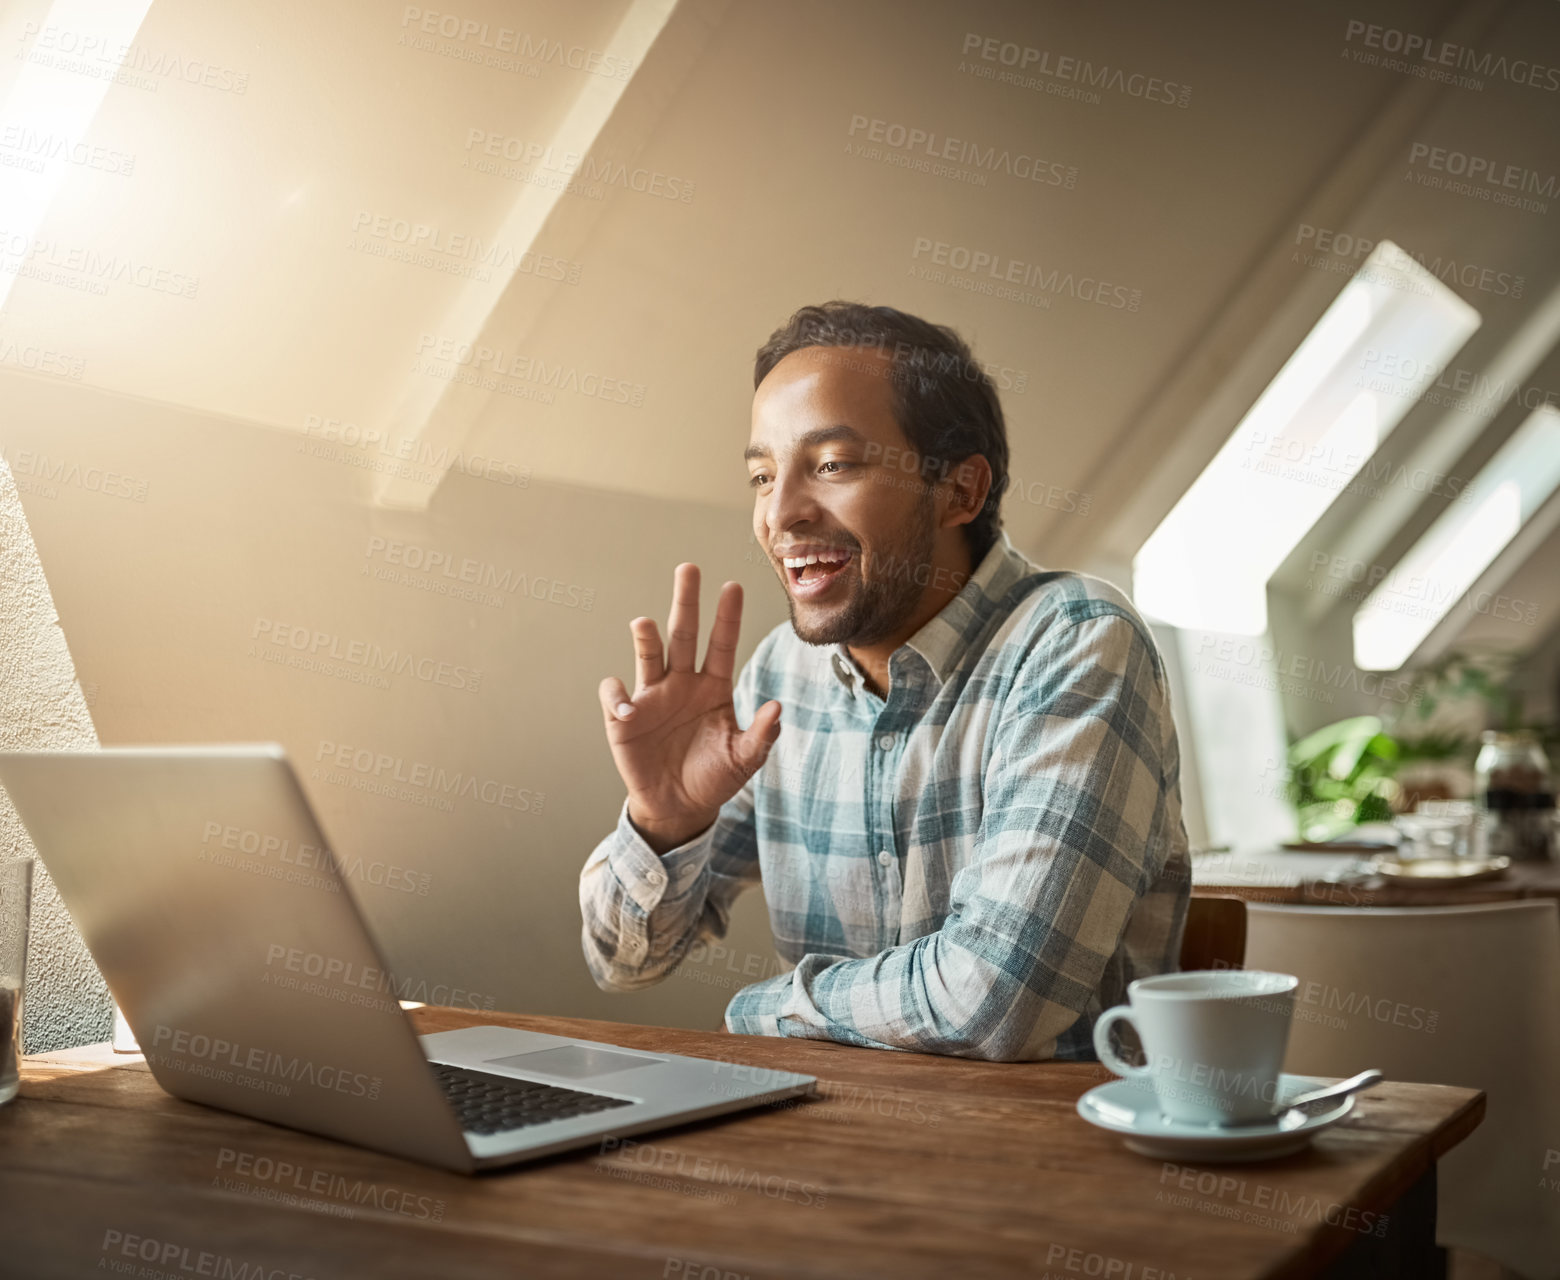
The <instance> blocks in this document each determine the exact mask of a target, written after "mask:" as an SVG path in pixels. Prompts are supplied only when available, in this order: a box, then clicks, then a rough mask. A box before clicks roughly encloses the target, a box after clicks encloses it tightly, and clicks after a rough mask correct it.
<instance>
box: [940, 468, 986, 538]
mask: <svg viewBox="0 0 1560 1280" xmlns="http://www.w3.org/2000/svg"><path fill="white" fill-rule="evenodd" d="M943 483H944V484H946V485H948V486H949V496H948V509H947V511H945V512H944V513H943V521H942V523H943V526H944V527H945V528H947V527H950V526H957V525H961V524H968V523H969V522H970V521H971V520H973V519H974V518H975V517H976V516H978V515H979V514H980V511H981V508H982V507H984V506H985V505H986V495H987V494H988V493H990V492H991V463H990V462H988V461H987V460H986V456H985V455H984V454H980V453H972V454H970V456H969V457H967V458H964V459H963V460H961V461H960V462H958V463H955V464H954V466H953V467H951V468H950V469H949V471H948V473H947V475H946V476H945V477H944V479H943Z"/></svg>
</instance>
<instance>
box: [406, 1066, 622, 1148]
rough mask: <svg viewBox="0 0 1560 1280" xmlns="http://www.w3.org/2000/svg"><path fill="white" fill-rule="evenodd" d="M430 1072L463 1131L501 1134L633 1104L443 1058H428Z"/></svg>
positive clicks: (620, 1099)
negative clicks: (464, 1064)
mask: <svg viewBox="0 0 1560 1280" xmlns="http://www.w3.org/2000/svg"><path fill="white" fill-rule="evenodd" d="M428 1065H429V1066H431V1067H432V1068H433V1074H434V1077H435V1078H436V1079H437V1080H438V1082H439V1087H440V1088H441V1089H443V1090H444V1096H445V1097H446V1098H447V1099H448V1100H449V1104H450V1106H452V1107H454V1108H455V1114H456V1116H457V1117H458V1118H459V1119H460V1127H461V1128H462V1129H464V1130H465V1131H466V1132H467V1133H478V1134H487V1133H503V1132H505V1131H506V1130H509V1129H524V1128H528V1127H529V1126H531V1125H534V1124H546V1123H547V1122H548V1121H549V1120H566V1119H568V1118H570V1117H571V1116H584V1115H590V1114H592V1113H594V1112H597V1111H610V1110H612V1109H613V1108H614V1107H628V1106H632V1105H633V1104H632V1103H631V1102H629V1101H628V1100H627V1099H625V1098H608V1097H606V1096H605V1095H604V1094H600V1093H582V1092H580V1090H578V1089H564V1088H560V1087H559V1086H558V1085H555V1084H537V1083H536V1082H535V1081H532V1080H516V1079H514V1078H513V1077H511V1076H496V1075H493V1074H492V1073H491V1072H488V1071H471V1070H469V1069H468V1068H466V1067H452V1066H450V1064H449V1063H447V1062H430V1063H429V1064H428Z"/></svg>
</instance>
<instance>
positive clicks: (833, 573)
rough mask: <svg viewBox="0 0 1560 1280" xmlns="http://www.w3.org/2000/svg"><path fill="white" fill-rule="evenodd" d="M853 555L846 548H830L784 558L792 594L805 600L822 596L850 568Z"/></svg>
mask: <svg viewBox="0 0 1560 1280" xmlns="http://www.w3.org/2000/svg"><path fill="white" fill-rule="evenodd" d="M853 554H854V553H853V552H851V551H849V550H847V549H846V548H844V547H829V548H826V549H821V550H818V551H809V552H806V553H805V554H802V555H795V556H785V557H783V559H782V560H781V563H782V564H784V565H785V572H786V577H787V578H789V579H790V582H791V591H792V594H793V595H796V596H797V597H799V598H801V599H804V600H806V599H811V598H812V597H814V596H819V595H822V594H823V593H824V592H825V591H827V590H828V589H829V588H830V586H832V585H833V583H834V581H835V579H837V578H838V577H839V576H840V575H841V574H842V573H843V572H844V571H845V569H846V568H847V567H849V565H850V562H851V558H852V556H853Z"/></svg>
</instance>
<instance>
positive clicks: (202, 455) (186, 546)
mask: <svg viewBox="0 0 1560 1280" xmlns="http://www.w3.org/2000/svg"><path fill="white" fill-rule="evenodd" d="M0 395H3V397H4V399H5V402H6V404H7V406H8V409H9V411H10V415H11V416H10V417H9V419H8V431H7V439H6V442H5V453H6V455H7V457H8V458H9V459H10V460H11V462H12V464H13V465H14V466H16V467H17V469H18V470H19V471H22V472H30V473H31V474H30V475H24V477H23V484H24V493H23V502H24V503H25V505H26V508H27V511H28V515H29V517H30V519H31V523H32V527H33V533H34V536H35V538H36V541H37V546H38V552H39V556H40V559H41V561H42V564H43V567H44V570H45V571H46V573H47V574H48V579H49V583H50V585H51V586H52V588H53V592H54V599H55V602H56V604H57V607H58V610H59V616H60V623H61V627H62V629H63V631H64V634H65V635H67V636H68V637H69V638H70V642H71V648H72V652H73V654H74V656H75V660H76V665H77V668H78V670H79V672H80V677H81V681H82V684H83V685H84V686H85V687H86V689H87V690H88V692H89V693H90V694H91V698H92V715H93V717H94V719H95V720H96V722H97V726H98V733H99V735H100V737H101V738H102V740H103V742H104V743H105V744H107V745H118V744H126V743H149V742H164V743H172V742H217V741H271V740H274V741H277V742H280V743H282V744H283V745H284V746H286V748H287V749H288V751H289V753H290V754H291V755H292V757H293V759H294V760H295V761H296V762H297V763H298V765H299V766H300V769H301V772H302V775H303V783H304V787H305V789H306V791H307V792H308V794H309V796H310V798H311V800H312V801H313V802H314V803H315V805H316V806H317V807H318V810H319V812H320V814H321V815H322V820H323V822H324V824H325V828H326V831H327V832H328V833H329V834H330V836H331V837H332V838H333V841H334V844H335V847H336V849H337V850H338V852H340V853H343V854H345V855H346V856H347V857H348V858H349V859H350V858H361V859H362V861H363V863H364V865H365V867H367V865H369V864H372V863H374V862H376V861H377V862H382V863H384V864H385V867H386V872H385V878H386V879H388V880H389V881H391V882H392V883H393V884H395V885H403V884H404V885H412V884H419V885H420V884H422V883H423V881H422V879H421V878H422V877H426V878H427V879H426V893H422V892H405V891H402V890H401V889H399V888H392V887H382V886H375V885H372V884H365V883H363V882H362V881H357V882H354V888H356V889H358V890H359V891H360V892H359V900H360V902H361V903H362V905H363V907H364V909H365V911H366V913H367V914H368V916H369V918H370V921H371V923H372V924H373V926H374V927H375V929H376V931H377V932H378V933H379V935H380V936H381V938H382V939H383V940H384V942H385V944H386V946H387V948H388V951H389V955H390V960H391V963H392V964H393V965H394V967H395V968H396V970H397V974H398V977H399V978H400V979H401V980H402V981H407V980H410V981H411V982H412V984H413V985H414V986H419V985H421V984H424V983H426V984H428V986H429V987H430V988H431V987H434V986H435V985H436V984H445V985H447V986H448V987H451V988H459V989H460V991H459V992H456V993H455V994H454V996H453V997H452V998H454V999H459V998H460V992H465V993H469V994H470V995H471V997H473V998H474V999H475V1002H476V1003H477V1004H479V1005H486V1004H487V1002H488V1000H489V999H491V1000H492V1002H493V1003H492V1006H491V1007H496V1008H503V1009H523V1010H527V1011H531V1012H549V1013H565V1012H566V1013H573V1014H578V1015H581V1016H596V1017H604V1018H619V1019H626V1020H629V1021H644V1022H658V1023H667V1024H671V1025H687V1026H713V1025H716V1024H717V1023H718V1021H719V1019H720V1015H721V1011H722V1009H723V1007H724V1002H725V1000H726V999H728V998H729V997H730V995H731V994H732V992H733V991H734V990H735V987H736V986H737V985H740V984H741V983H742V982H744V981H751V980H752V975H756V974H767V973H770V972H773V971H774V966H773V960H772V956H773V948H772V947H771V945H770V940H769V933H768V924H767V919H766V918H765V917H764V915H763V909H762V903H761V897H760V895H758V894H753V895H751V896H750V899H749V900H748V901H746V902H745V903H744V905H743V909H742V910H740V911H739V913H738V915H737V918H736V923H735V926H734V929H733V935H732V946H733V948H734V956H735V958H734V959H728V958H727V957H725V956H720V957H716V956H714V955H713V954H711V956H710V958H709V959H708V961H707V962H706V963H704V964H692V965H689V966H688V970H687V973H686V975H683V976H679V977H675V978H673V979H671V980H670V981H668V982H666V983H664V984H662V986H660V987H659V988H656V989H654V990H652V991H649V992H645V993H639V994H633V995H609V994H607V993H604V992H601V991H599V990H597V988H596V986H595V984H594V983H593V982H592V981H591V978H590V975H589V974H588V973H587V972H586V969H585V966H584V962H583V960H582V958H581V956H580V951H579V930H580V919H579V908H578V904H577V890H576V882H577V877H578V872H579V867H580V864H581V863H582V862H583V861H584V860H585V857H586V855H587V854H588V853H589V852H590V850H591V849H592V848H593V847H594V846H595V844H596V842H597V841H598V840H599V839H600V838H601V837H602V836H603V835H604V834H606V832H607V831H608V830H610V828H611V825H612V823H613V822H614V821H615V819H616V815H617V811H618V808H619V806H620V805H621V803H622V797H623V790H622V783H621V781H620V779H619V778H618V776H617V773H616V771H615V769H614V768H613V765H612V761H611V757H610V754H609V753H608V750H607V747H606V743H605V740H604V737H603V734H602V729H601V712H600V707H599V704H598V702H597V700H596V684H597V681H598V680H599V679H600V678H601V676H603V675H606V674H608V673H611V672H616V673H618V674H620V675H622V676H624V677H625V678H627V679H629V680H630V681H631V680H632V665H631V658H632V650H631V647H630V643H629V635H628V628H627V622H628V619H630V618H632V617H635V616H637V615H639V614H642V613H647V614H652V615H660V616H662V617H664V615H665V612H666V606H667V598H668V597H669V594H670V584H671V574H672V569H673V567H674V566H675V565H676V564H677V563H678V561H679V560H681V559H683V558H685V557H687V556H689V555H696V556H697V558H698V560H699V562H700V563H701V565H702V567H703V569H704V572H705V574H706V592H705V595H706V597H707V598H708V601H709V603H710V605H711V606H713V594H714V592H715V591H717V590H718V589H719V584H720V582H721V581H723V580H725V579H726V578H735V579H737V580H738V581H741V582H742V583H743V584H744V585H745V587H746V588H747V594H748V599H749V602H750V603H749V606H748V609H747V613H746V621H745V625H744V629H743V636H742V655H741V656H742V657H743V658H744V659H745V657H746V655H747V654H748V653H749V652H751V650H752V647H753V646H754V645H755V644H756V643H757V640H758V639H759V637H760V636H761V635H762V634H763V633H764V631H766V630H767V629H768V628H769V627H771V626H773V625H774V624H775V623H776V622H778V621H780V620H782V619H783V618H784V604H783V602H782V601H781V599H780V596H779V592H780V588H779V586H778V584H777V583H775V582H774V581H773V580H772V578H771V577H770V576H769V571H768V570H767V569H766V568H764V567H762V566H760V565H758V564H756V563H754V562H752V561H749V560H746V559H745V558H744V557H745V556H746V554H747V542H748V540H749V539H748V534H747V530H746V527H745V525H744V522H743V520H742V518H741V517H740V516H739V515H735V514H733V513H732V512H730V511H729V510H720V509H716V508H711V507H701V506H698V505H696V504H692V503H667V502H657V501H655V500H654V499H652V498H643V497H636V496H631V495H626V494H601V493H595V494H593V493H590V492H589V491H586V490H578V489H571V488H567V487H565V486H562V485H558V484H554V483H549V482H546V481H536V480H534V479H529V480H525V477H524V473H523V472H521V473H520V476H521V477H522V480H524V481H525V482H524V483H522V482H521V481H517V482H516V483H514V484H512V485H506V484H503V483H501V482H498V481H494V480H478V479H471V478H469V477H465V476H460V477H452V478H450V479H448V480H447V481H446V482H445V484H444V486H443V487H442V488H441V489H440V492H439V494H438V496H437V498H436V499H435V501H434V503H433V505H432V507H431V508H430V509H429V510H428V511H427V512H425V513H403V512H393V513H387V512H384V511H380V510H376V509H375V508H374V507H373V506H372V505H371V504H370V503H369V502H368V501H367V500H366V498H365V497H364V490H365V487H366V484H367V479H368V476H367V473H365V472H364V471H362V470H361V469H359V468H357V467H354V466H350V465H346V464H344V463H342V462H339V461H336V460H327V459H321V458H318V457H314V456H311V455H310V454H309V453H307V452H300V451H299V442H298V441H297V440H295V439H292V438H289V437H288V436H286V435H284V434H282V433H280V432H276V431H270V430H265V429H258V428H253V427H247V426H244V425H243V424H240V423H235V422H232V421H223V420H218V419H213V418H211V417H209V416H207V415H202V414H198V413H194V412H190V411H186V410H177V409H169V408H167V407H165V406H158V405H154V404H150V403H147V402H144V401H133V400H126V399H124V398H121V397H115V396H112V395H108V394H105V393H103V392H99V391H94V390H90V389H84V388H76V387H65V386H55V385H52V384H50V383H47V382H45V381H42V380H28V379H24V378H20V377H17V376H14V375H3V374H0ZM89 459H90V460H92V462H91V465H92V467H94V468H103V469H105V470H106V471H108V472H111V473H113V474H114V475H115V476H117V477H121V479H117V480H115V481H113V482H111V486H112V487H113V488H115V489H119V490H121V491H123V492H125V493H129V494H131V495H144V500H141V499H139V498H137V497H136V496H130V497H114V496H107V495H105V494H104V493H103V492H101V491H93V490H92V489H91V488H89V487H88V486H89V485H96V486H101V483H102V482H101V480H100V479H99V477H98V473H97V472H96V471H95V470H94V471H91V472H90V474H89V471H88V469H86V467H85V466H84V464H85V463H86V460H89ZM78 465H81V466H82V467H83V469H82V470H80V471H78V470H77V467H78ZM496 474H506V473H502V472H499V473H496ZM49 477H57V478H55V479H51V478H49ZM72 477H74V479H72ZM375 539H382V540H383V543H384V549H383V550H377V551H375V553H374V554H372V555H370V554H368V549H369V547H370V544H371V542H373V540H375ZM398 544H400V545H403V546H405V547H411V546H416V547H420V548H425V549H427V550H430V551H433V550H441V551H446V552H448V553H449V554H450V555H451V556H452V557H457V558H464V557H471V558H474V559H476V560H478V561H480V562H481V563H482V564H483V565H491V566H493V568H494V571H495V576H496V577H497V579H498V580H499V581H501V582H502V581H506V580H507V581H508V582H510V583H512V584H514V585H515V589H514V590H513V591H512V592H511V591H507V590H504V589H503V588H502V587H500V588H499V589H498V590H496V591H495V592H491V593H486V594H488V595H489V596H490V598H491V599H493V600H494V601H496V602H497V603H496V605H495V604H489V603H474V602H468V601H464V600H458V599H451V598H448V597H447V596H443V595H438V594H434V593H432V592H429V591H426V590H422V589H419V588H417V587H412V586H406V585H402V584H401V583H399V582H394V581H385V580H381V579H377V578H375V577H374V576H372V575H373V571H374V570H376V569H381V568H385V567H387V566H386V565H385V559H386V555H387V554H388V553H389V550H390V548H392V547H394V546H396V545H398ZM376 545H377V544H376ZM402 554H403V555H405V554H407V553H406V552H403V553H402ZM505 575H508V576H507V579H506V576H505ZM521 575H525V581H524V582H522V581H521ZM427 580H428V579H427V577H426V576H422V577H420V578H419V581H427ZM544 580H545V584H544ZM554 585H556V586H557V588H558V591H557V593H556V594H557V595H558V598H559V600H560V603H550V602H548V601H547V600H546V599H531V598H527V596H526V594H525V593H526V592H527V591H528V590H530V591H535V592H538V593H539V594H541V595H543V596H551V595H553V594H554V591H553V587H554ZM571 600H572V601H577V602H579V603H578V607H574V606H571V604H570V601H571ZM587 605H588V608H587ZM283 625H286V626H288V627H296V628H303V629H304V631H305V632H307V633H308V634H309V644H310V646H311V650H312V649H313V646H314V645H315V642H316V641H315V637H316V636H317V635H318V636H325V637H329V639H327V640H325V641H323V648H321V649H319V650H318V651H316V652H318V654H319V656H321V657H323V656H324V654H325V653H328V652H329V651H330V650H331V648H332V646H334V649H335V651H336V652H337V653H341V654H346V653H348V652H349V646H350V645H351V642H353V641H357V640H361V641H364V642H366V643H367V644H374V645H378V646H380V647H381V648H382V650H383V652H384V653H385V654H389V653H390V652H391V651H396V652H399V653H403V654H404V653H409V654H414V655H415V656H416V658H417V659H418V661H419V664H421V662H422V660H423V659H431V660H432V661H433V662H434V663H435V664H447V669H446V670H444V671H443V672H442V674H441V673H440V671H439V669H438V667H437V666H432V667H424V668H423V669H424V671H425V672H426V673H427V674H428V675H430V676H431V677H432V679H429V680H421V679H418V678H417V677H416V676H415V675H411V674H406V675H391V676H390V677H389V678H388V687H387V688H378V687H372V686H370V685H366V684H363V683H358V682H356V681H354V680H353V679H351V678H338V677H336V676H333V675H326V674H321V673H319V672H316V671H310V670H301V669H296V668H290V667H288V666H286V665H283V664H282V663H279V662H276V661H275V660H274V659H276V658H278V657H286V656H288V655H289V654H293V653H295V652H296V651H295V650H293V649H291V648H290V645H289V644H288V643H274V642H268V641H273V640H274V639H276V638H279V637H281V636H283V634H284V633H283V632H282V631H281V629H280V628H281V627H282V626H283ZM257 632H259V633H260V634H259V635H258V636H257ZM285 634H286V635H287V637H288V640H289V642H290V641H291V639H292V638H293V633H290V632H289V633H285ZM309 653H310V651H307V650H306V651H304V656H308V655H309ZM341 667H342V669H344V670H347V671H350V672H352V673H353V674H363V673H365V670H366V668H365V667H364V665H363V664H361V663H359V664H352V663H346V664H341ZM439 680H445V681H448V682H450V683H449V685H441V684H439V683H436V681H439ZM470 684H474V686H475V687H474V688H461V687H459V686H461V685H470ZM322 743H331V744H337V745H338V746H349V747H352V748H354V749H362V748H368V749H370V750H372V751H373V752H374V753H375V754H376V756H377V755H380V754H383V755H388V756H392V757H395V758H397V759H398V760H400V761H402V762H404V763H403V765H402V771H403V774H405V773H409V771H410V768H411V766H412V765H413V764H414V763H417V762H421V763H424V764H427V765H429V766H432V767H434V768H443V769H445V770H446V771H447V772H449V773H452V774H453V773H454V772H456V771H464V772H468V773H474V774H476V775H477V776H479V777H480V778H481V779H482V780H483V781H484V782H486V781H488V780H492V781H495V782H497V783H499V784H500V786H503V785H506V784H507V785H510V786H512V787H513V788H514V799H513V802H512V803H513V804H514V805H524V804H528V803H532V802H533V801H534V802H535V803H534V804H533V811H532V812H524V811H521V810H520V809H518V808H515V807H504V806H502V805H500V804H498V803H483V802H482V800H481V799H473V798H471V797H469V796H467V797H464V798H456V799H454V800H453V803H452V807H451V809H450V810H449V811H443V810H441V809H438V808H432V807H427V806H426V805H425V804H423V803H416V802H414V801H412V800H402V799H397V798H389V797H385V796H382V795H373V794H368V793H365V792H363V791H360V790H356V789H353V788H352V786H350V785H347V784H345V783H343V782H340V781H335V780H327V778H325V777H322V776H320V775H319V773H318V772H317V768H316V767H317V765H318V757H319V756H320V754H321V751H322V746H321V744H322ZM393 771H394V766H390V768H389V769H387V770H385V771H383V772H381V774H379V775H378V776H379V777H380V778H388V777H389V776H390V775H391V774H392V773H393ZM326 772H327V773H328V774H329V776H330V779H338V778H341V777H343V776H345V777H347V778H353V777H360V776H361V777H372V776H373V775H358V774H355V773H354V771H353V770H352V769H350V768H348V769H345V770H340V769H328V770H326ZM526 792H530V793H534V794H533V795H531V796H529V797H527V796H526V795H524V793H526ZM412 794H414V795H415V796H416V797H417V799H420V800H427V799H430V798H432V794H433V793H432V792H430V791H427V790H421V791H416V790H413V791H412ZM489 794H492V795H496V796H497V797H499V798H502V797H503V792H502V790H498V791H493V790H491V789H489ZM365 874H367V872H366V871H365ZM413 877H416V879H415V880H414V879H413ZM744 966H751V967H749V968H748V974H749V975H750V976H749V977H747V978H742V977H741V976H740V975H741V970H742V968H743V967H744Z"/></svg>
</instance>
